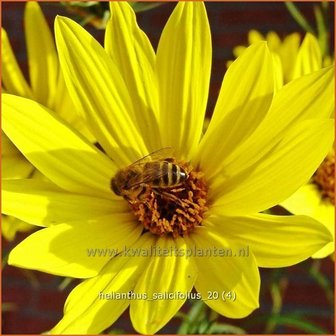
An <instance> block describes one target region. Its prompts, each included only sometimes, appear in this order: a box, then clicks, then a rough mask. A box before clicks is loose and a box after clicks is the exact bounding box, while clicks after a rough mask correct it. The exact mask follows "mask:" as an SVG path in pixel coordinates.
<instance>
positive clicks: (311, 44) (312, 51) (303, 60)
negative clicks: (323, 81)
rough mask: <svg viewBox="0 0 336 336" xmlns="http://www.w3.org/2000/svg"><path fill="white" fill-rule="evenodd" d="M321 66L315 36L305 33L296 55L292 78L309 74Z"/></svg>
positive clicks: (320, 57) (319, 51) (318, 47)
mask: <svg viewBox="0 0 336 336" xmlns="http://www.w3.org/2000/svg"><path fill="white" fill-rule="evenodd" d="M321 67H322V54H321V49H320V46H319V43H318V41H317V39H316V37H315V36H314V35H312V34H310V33H307V34H306V37H305V38H304V40H303V42H302V44H301V46H300V48H299V52H298V54H297V57H296V61H295V66H294V70H293V79H294V78H298V77H300V76H303V75H306V74H309V73H311V72H314V71H316V70H319V69H321Z"/></svg>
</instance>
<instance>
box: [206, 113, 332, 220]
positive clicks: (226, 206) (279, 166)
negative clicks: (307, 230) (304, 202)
mask: <svg viewBox="0 0 336 336" xmlns="http://www.w3.org/2000/svg"><path fill="white" fill-rule="evenodd" d="M333 128H334V123H333V120H318V119H316V120H306V121H304V122H302V123H300V124H299V125H297V127H296V128H293V129H292V130H291V131H290V132H288V134H287V136H286V137H284V139H283V140H282V141H280V142H279V143H278V144H275V145H274V147H273V149H272V150H271V151H270V152H269V153H268V154H266V155H265V156H264V157H263V158H262V159H260V161H259V162H257V163H256V164H255V165H252V166H251V167H250V169H247V170H245V171H241V173H240V174H237V175H235V176H232V177H231V178H222V179H220V178H219V177H218V178H217V180H216V181H215V182H214V185H213V186H212V190H211V193H210V198H212V199H214V200H215V202H214V205H213V206H214V208H216V209H220V210H219V211H220V212H221V213H223V214H241V213H256V212H260V211H263V210H265V209H268V208H271V207H272V206H275V205H276V204H277V203H280V202H281V201H283V200H284V199H286V198H287V197H288V196H289V195H291V194H292V193H294V191H295V190H297V189H298V188H299V187H300V186H302V185H303V184H304V183H306V182H307V181H308V180H309V178H310V177H311V176H312V175H313V173H314V172H315V171H316V169H317V168H318V166H319V165H320V164H321V162H322V161H323V159H324V158H325V156H326V155H327V153H328V152H329V150H330V147H331V145H332V143H333V139H334V136H333ZM237 164H238V162H237Z"/></svg>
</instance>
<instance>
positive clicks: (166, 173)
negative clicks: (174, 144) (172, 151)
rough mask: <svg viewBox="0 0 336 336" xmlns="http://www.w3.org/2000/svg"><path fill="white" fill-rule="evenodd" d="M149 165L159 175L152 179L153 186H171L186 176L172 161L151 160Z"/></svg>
mask: <svg viewBox="0 0 336 336" xmlns="http://www.w3.org/2000/svg"><path fill="white" fill-rule="evenodd" d="M149 165H151V169H152V170H154V169H155V170H156V171H157V172H158V175H159V177H158V178H156V179H154V180H153V181H152V186H153V187H159V188H167V187H173V186H176V185H178V184H180V183H182V182H184V181H185V180H186V179H187V178H188V174H187V172H186V171H185V170H184V169H182V168H181V167H180V166H178V165H176V164H174V163H172V162H168V161H158V162H151V163H149Z"/></svg>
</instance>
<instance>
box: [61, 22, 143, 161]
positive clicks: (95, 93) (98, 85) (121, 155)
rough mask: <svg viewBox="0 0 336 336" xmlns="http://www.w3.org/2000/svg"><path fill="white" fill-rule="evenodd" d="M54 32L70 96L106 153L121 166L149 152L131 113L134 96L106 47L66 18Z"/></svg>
mask: <svg viewBox="0 0 336 336" xmlns="http://www.w3.org/2000/svg"><path fill="white" fill-rule="evenodd" d="M55 34H56V43H57V49H58V53H59V58H60V63H61V66H62V70H63V74H64V77H65V81H66V83H67V87H68V89H69V93H70V95H71V98H72V99H73V101H74V103H75V104H76V106H77V108H79V109H81V110H82V111H84V113H85V115H86V119H87V122H88V123H89V125H90V128H91V129H92V131H93V133H94V135H95V136H96V138H97V140H98V142H99V143H100V144H101V146H102V147H103V148H104V150H105V151H106V153H107V154H108V155H109V156H110V157H111V158H112V159H113V160H114V161H115V162H116V163H117V164H118V165H119V166H121V167H123V166H125V165H128V164H130V163H131V162H133V161H135V160H136V159H138V158H139V156H144V155H146V154H148V149H147V148H146V147H145V144H144V142H143V139H142V138H141V135H140V133H139V131H138V130H137V128H136V126H135V124H134V122H133V121H132V118H131V114H130V112H129V111H131V110H132V108H133V106H132V101H131V98H132V97H130V96H129V93H128V90H127V87H126V85H125V82H124V80H123V78H122V76H121V74H120V72H119V69H118V68H117V66H116V64H115V63H114V62H113V61H112V60H111V58H110V57H108V55H107V53H106V52H105V50H104V48H103V47H102V46H101V45H100V44H99V43H98V42H97V41H96V40H95V39H94V38H93V37H92V36H91V35H90V34H89V33H88V32H87V31H86V30H84V29H83V28H82V27H81V26H80V25H78V24H77V23H75V22H74V21H72V20H70V19H68V18H65V17H57V19H56V23H55Z"/></svg>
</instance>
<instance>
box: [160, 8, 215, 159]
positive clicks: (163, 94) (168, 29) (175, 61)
mask: <svg viewBox="0 0 336 336" xmlns="http://www.w3.org/2000/svg"><path fill="white" fill-rule="evenodd" d="M211 53H212V49H211V36H210V28H209V22H208V18H207V14H206V11H205V7H204V4H203V3H202V2H178V3H177V5H176V7H175V9H174V11H173V13H172V15H171V16H170V18H169V20H168V22H167V24H166V26H165V28H164V30H163V32H162V35H161V38H160V42H159V46H158V51H157V73H158V85H159V97H160V117H161V120H160V127H161V133H162V137H163V146H172V147H173V148H174V149H175V150H176V154H177V155H178V156H185V157H189V155H188V154H189V153H191V152H192V151H193V150H194V149H195V148H196V146H197V144H198V142H199V139H200V136H201V134H202V126H203V120H204V114H205V109H206V104H207V98H208V89H209V80H210V68H211Z"/></svg>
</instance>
